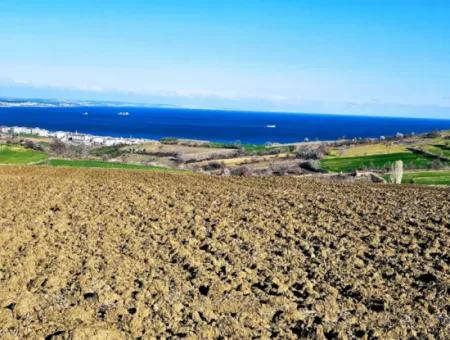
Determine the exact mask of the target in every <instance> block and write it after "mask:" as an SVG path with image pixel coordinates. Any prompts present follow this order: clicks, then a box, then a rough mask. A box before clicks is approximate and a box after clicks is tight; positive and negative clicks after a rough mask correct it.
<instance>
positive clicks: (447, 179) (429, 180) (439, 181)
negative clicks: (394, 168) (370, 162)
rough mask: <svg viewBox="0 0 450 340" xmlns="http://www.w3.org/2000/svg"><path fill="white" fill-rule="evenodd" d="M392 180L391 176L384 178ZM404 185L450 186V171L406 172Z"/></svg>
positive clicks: (403, 179)
mask: <svg viewBox="0 0 450 340" xmlns="http://www.w3.org/2000/svg"><path fill="white" fill-rule="evenodd" d="M383 177H384V178H385V179H386V180H387V181H389V180H390V176H389V174H386V175H384V176H383ZM402 183H403V184H424V185H450V170H439V171H414V172H405V173H404V174H403V178H402Z"/></svg>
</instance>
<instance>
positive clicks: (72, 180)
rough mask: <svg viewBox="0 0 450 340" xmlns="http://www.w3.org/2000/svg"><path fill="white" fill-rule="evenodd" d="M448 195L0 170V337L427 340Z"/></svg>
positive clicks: (440, 318) (445, 316) (447, 323)
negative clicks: (389, 339) (411, 338)
mask: <svg viewBox="0 0 450 340" xmlns="http://www.w3.org/2000/svg"><path fill="white" fill-rule="evenodd" d="M449 209H450V190H449V189H438V188H425V187H414V186H402V187H394V186H387V185H379V186H376V185H363V184H341V183H328V182H319V181H317V180H313V179H298V178H275V177H270V178H262V177H261V178H218V177H217V178H215V177H208V176H202V175H192V174H170V173H157V172H142V171H121V170H87V169H55V168H33V167H22V168H20V167H0V244H1V247H0V338H1V339H8V338H12V339H14V338H18V339H24V338H42V337H46V338H47V339H63V338H64V339H67V338H71V339H139V338H140V339H146V338H149V337H152V336H158V335H160V336H173V337H175V338H178V337H185V336H188V337H192V338H218V337H219V336H221V337H225V338H227V337H231V338H236V339H243V338H251V337H262V338H266V337H269V336H275V337H280V338H297V337H302V338H308V337H309V338H322V339H324V338H327V339H333V338H355V337H356V338H359V337H361V338H364V337H365V338H379V339H387V338H407V337H408V336H416V337H419V338H425V337H427V336H428V337H430V338H433V337H434V338H441V339H444V338H446V337H448V335H449V334H450V301H449V288H450V269H449V265H450V263H449V262H450V254H449V251H450V212H449Z"/></svg>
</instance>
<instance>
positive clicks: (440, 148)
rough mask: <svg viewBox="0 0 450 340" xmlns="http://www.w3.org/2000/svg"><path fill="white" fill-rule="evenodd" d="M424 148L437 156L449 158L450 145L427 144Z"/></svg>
mask: <svg viewBox="0 0 450 340" xmlns="http://www.w3.org/2000/svg"><path fill="white" fill-rule="evenodd" d="M425 150H426V151H428V152H431V153H432V154H434V155H437V156H441V157H447V158H450V146H447V145H446V144H433V145H428V146H427V147H425Z"/></svg>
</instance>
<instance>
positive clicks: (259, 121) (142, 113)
mask: <svg viewBox="0 0 450 340" xmlns="http://www.w3.org/2000/svg"><path fill="white" fill-rule="evenodd" d="M120 112H126V113H127V114H125V115H120V114H119V113H120ZM0 125H3V126H24V127H33V128H34V127H39V128H43V129H47V130H49V131H67V132H79V133H85V134H91V135H98V136H111V137H124V138H130V137H132V138H145V139H156V140H158V139H161V138H165V137H174V138H185V139H194V140H209V141H213V142H236V141H240V142H242V143H251V144H264V143H293V142H301V141H304V140H305V139H307V140H310V141H314V140H319V141H325V140H337V139H342V138H346V139H353V138H379V137H380V136H385V137H388V136H394V135H395V134H397V133H402V134H411V133H416V134H418V133H424V132H429V131H433V130H445V129H450V119H444V118H424V117H415V118H413V117H394V116H372V115H350V114H347V115H346V114H331V113H300V112H297V113H291V112H274V111H241V110H225V109H220V110H218V109H206V108H203V109H194V108H179V107H161V106H159V107H150V106H96V105H95V106H68V107H62V106H57V107H39V106H32V107H27V106H18V107H0Z"/></svg>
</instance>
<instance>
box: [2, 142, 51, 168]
mask: <svg viewBox="0 0 450 340" xmlns="http://www.w3.org/2000/svg"><path fill="white" fill-rule="evenodd" d="M46 159H47V155H46V154H45V153H44V152H40V151H35V150H31V149H26V148H24V147H22V146H19V145H0V164H32V163H39V162H43V161H45V160H46Z"/></svg>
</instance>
